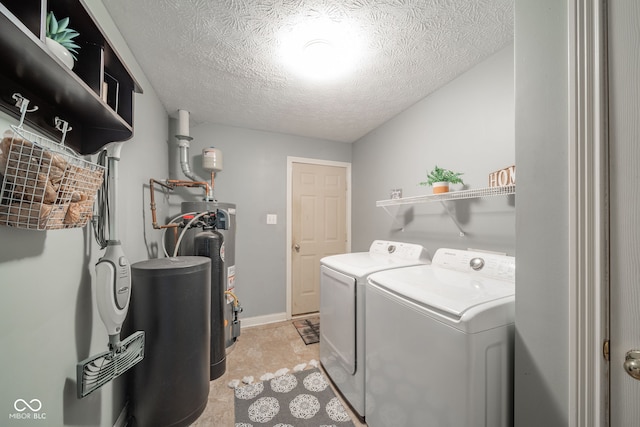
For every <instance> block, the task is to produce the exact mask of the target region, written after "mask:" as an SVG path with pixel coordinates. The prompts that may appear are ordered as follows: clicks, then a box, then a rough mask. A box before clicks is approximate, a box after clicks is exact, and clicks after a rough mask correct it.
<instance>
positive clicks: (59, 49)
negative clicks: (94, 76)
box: [44, 37, 75, 70]
mask: <svg viewBox="0 0 640 427" xmlns="http://www.w3.org/2000/svg"><path fill="white" fill-rule="evenodd" d="M44 42H45V44H46V46H47V48H48V49H49V51H50V52H51V53H53V54H54V55H55V56H56V57H57V58H58V59H59V60H61V61H62V63H63V64H64V65H66V66H67V68H69V69H70V70H73V65H74V64H75V60H74V59H73V56H71V52H69V51H68V50H67V48H66V47H64V46H62V45H61V44H60V43H58V42H57V41H55V40H52V39H50V38H49V37H47V38H46V39H45V40H44Z"/></svg>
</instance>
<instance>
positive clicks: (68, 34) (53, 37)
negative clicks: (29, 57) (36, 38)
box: [45, 12, 80, 69]
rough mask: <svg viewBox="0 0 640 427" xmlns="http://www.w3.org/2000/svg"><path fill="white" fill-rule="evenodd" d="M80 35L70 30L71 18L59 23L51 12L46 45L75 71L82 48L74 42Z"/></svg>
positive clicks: (48, 17) (48, 19) (48, 16)
mask: <svg viewBox="0 0 640 427" xmlns="http://www.w3.org/2000/svg"><path fill="white" fill-rule="evenodd" d="M79 35H80V34H79V33H78V32H77V31H76V30H73V29H71V28H69V18H63V19H61V20H60V21H58V20H57V19H56V16H55V15H54V14H53V12H49V14H48V15H47V38H46V39H45V44H46V46H47V48H48V49H49V50H50V51H51V52H52V53H53V54H54V55H55V56H56V57H57V58H58V59H60V60H61V61H62V63H63V64H64V65H66V66H67V67H68V68H69V69H73V65H74V63H75V60H76V59H77V57H76V55H77V54H78V49H80V46H78V45H77V44H76V43H75V42H74V41H73V39H75V38H76V37H78V36H79Z"/></svg>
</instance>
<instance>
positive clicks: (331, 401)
mask: <svg viewBox="0 0 640 427" xmlns="http://www.w3.org/2000/svg"><path fill="white" fill-rule="evenodd" d="M235 415H236V427H254V426H270V427H311V426H313V427H320V426H326V427H330V426H335V427H342V426H345V427H346V426H351V427H353V422H351V418H350V417H349V414H348V413H347V411H346V410H345V408H344V407H343V406H342V403H341V402H340V400H339V399H338V398H337V397H336V395H335V394H334V393H333V390H331V387H330V386H329V381H328V380H327V378H326V377H325V376H324V374H323V373H322V372H320V370H319V369H309V370H306V371H301V372H295V373H292V374H291V373H290V374H286V375H283V376H281V377H277V378H274V379H272V380H269V381H262V382H258V383H255V384H250V385H246V386H242V387H237V388H236V389H235Z"/></svg>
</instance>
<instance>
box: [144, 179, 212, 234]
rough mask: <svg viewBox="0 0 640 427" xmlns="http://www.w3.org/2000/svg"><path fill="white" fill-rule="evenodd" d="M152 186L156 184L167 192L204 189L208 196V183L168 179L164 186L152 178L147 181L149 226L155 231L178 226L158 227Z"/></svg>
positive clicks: (177, 225)
mask: <svg viewBox="0 0 640 427" xmlns="http://www.w3.org/2000/svg"><path fill="white" fill-rule="evenodd" d="M154 184H158V185H160V186H162V187H164V188H167V189H169V190H173V189H174V188H175V187H204V189H205V191H206V193H205V195H207V196H208V194H209V183H207V182H204V181H183V180H179V179H168V180H166V184H165V183H164V182H161V181H158V180H156V179H153V178H151V179H149V189H150V193H151V225H152V226H153V228H155V229H156V230H160V229H163V228H176V227H179V226H180V224H178V223H171V224H166V225H158V220H157V218H156V198H155V191H154V188H153V187H154ZM174 234H176V235H177V230H175V231H174Z"/></svg>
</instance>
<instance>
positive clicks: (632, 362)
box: [624, 350, 640, 380]
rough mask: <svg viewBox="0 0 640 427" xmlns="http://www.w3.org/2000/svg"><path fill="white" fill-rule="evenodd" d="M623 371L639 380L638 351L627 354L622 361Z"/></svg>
mask: <svg viewBox="0 0 640 427" xmlns="http://www.w3.org/2000/svg"><path fill="white" fill-rule="evenodd" d="M624 370H625V371H627V374H629V375H631V376H632V377H633V378H635V379H637V380H640V350H631V351H628V352H627V356H626V357H625V359H624Z"/></svg>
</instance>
